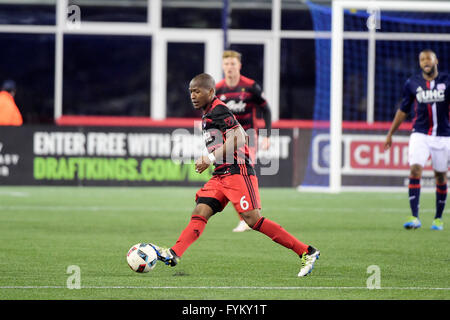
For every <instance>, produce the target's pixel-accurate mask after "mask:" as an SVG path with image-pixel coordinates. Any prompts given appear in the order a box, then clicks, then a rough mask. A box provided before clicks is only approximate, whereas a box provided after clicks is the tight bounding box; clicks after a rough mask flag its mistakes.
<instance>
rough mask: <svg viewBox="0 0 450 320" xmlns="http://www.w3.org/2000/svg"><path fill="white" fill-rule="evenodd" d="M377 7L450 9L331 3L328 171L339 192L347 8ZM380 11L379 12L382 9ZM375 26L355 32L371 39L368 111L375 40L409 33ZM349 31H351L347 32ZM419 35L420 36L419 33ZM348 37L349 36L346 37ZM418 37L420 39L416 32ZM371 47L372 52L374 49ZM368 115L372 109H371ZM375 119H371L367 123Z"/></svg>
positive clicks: (447, 7) (424, 6)
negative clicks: (345, 17) (380, 29)
mask: <svg viewBox="0 0 450 320" xmlns="http://www.w3.org/2000/svg"><path fill="white" fill-rule="evenodd" d="M374 8H376V9H377V10H379V11H413V12H414V11H415V12H417V11H421V12H450V2H447V1H445V2H444V1H443V2H438V1H359V0H356V1H352V0H334V1H333V4H332V27H331V77H330V78H331V84H330V89H331V94H330V171H329V179H330V180H329V191H330V192H332V193H338V192H340V191H341V189H342V182H341V167H342V158H341V155H342V144H341V143H342V115H343V112H342V107H343V102H342V100H343V72H344V71H343V63H344V9H356V10H365V11H367V12H368V13H371V12H373V11H372V10H373V9H374ZM379 11H378V12H379ZM375 31H376V30H374V28H371V30H369V29H368V30H367V31H364V32H352V33H350V34H352V36H351V38H353V39H368V40H369V53H368V56H369V59H368V88H367V90H368V91H367V92H368V93H367V98H368V99H367V100H368V111H370V110H371V109H373V92H374V83H373V81H372V80H373V76H374V70H375V69H374V63H375V55H374V50H375V46H374V45H372V46H371V41H373V42H372V44H374V41H375V40H376V39H383V40H394V39H399V38H402V39H403V40H407V39H408V38H407V37H406V38H405V36H407V35H409V38H411V33H409V34H398V33H397V34H395V33H389V34H383V33H376V32H375ZM346 34H348V33H347V32H346ZM419 36H420V35H419ZM345 38H346V39H347V38H348V37H347V36H345ZM413 38H414V39H415V40H417V39H418V37H417V35H416V34H414V37H413ZM436 40H442V41H450V35H448V34H444V35H436ZM371 50H372V52H371ZM368 114H369V112H368ZM371 121H373V119H369V118H368V123H370V122H371Z"/></svg>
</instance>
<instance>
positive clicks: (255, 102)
mask: <svg viewBox="0 0 450 320" xmlns="http://www.w3.org/2000/svg"><path fill="white" fill-rule="evenodd" d="M216 96H217V97H218V98H219V99H220V100H221V101H223V102H225V103H226V104H227V107H228V108H229V109H230V110H231V111H232V112H233V113H234V115H235V116H236V119H237V120H238V121H239V123H240V124H241V126H242V127H243V128H244V130H248V129H250V128H254V129H257V128H256V116H257V109H258V108H267V107H268V105H267V101H266V99H264V97H263V94H262V89H261V87H260V86H259V85H258V84H257V83H256V82H255V81H254V80H252V79H249V78H247V77H244V76H243V75H241V77H240V78H239V83H238V84H237V86H235V87H232V88H231V87H228V86H227V84H226V82H225V79H223V80H221V81H220V82H218V83H217V84H216Z"/></svg>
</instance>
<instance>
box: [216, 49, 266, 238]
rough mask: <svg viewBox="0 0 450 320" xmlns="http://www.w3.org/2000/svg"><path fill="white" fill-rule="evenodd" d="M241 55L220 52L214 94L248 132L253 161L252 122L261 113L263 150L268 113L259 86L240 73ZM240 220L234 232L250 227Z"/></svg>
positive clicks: (254, 135) (255, 137)
mask: <svg viewBox="0 0 450 320" xmlns="http://www.w3.org/2000/svg"><path fill="white" fill-rule="evenodd" d="M241 68H242V62H241V54H240V53H239V52H237V51H234V50H226V51H224V52H223V55H222V69H223V72H224V75H225V78H224V79H222V80H221V81H220V82H218V83H217V84H216V96H217V97H218V98H219V99H220V100H222V101H223V102H225V103H226V105H227V107H228V108H229V109H230V110H231V111H232V112H233V114H234V115H235V116H236V119H237V120H238V122H239V123H240V124H241V126H242V128H244V130H245V132H246V133H247V134H248V135H249V151H250V159H251V161H252V162H253V163H254V164H255V163H256V152H257V147H258V135H257V132H258V128H257V125H256V118H257V111H258V110H260V111H261V112H262V116H263V119H264V123H265V129H266V132H267V134H266V135H265V136H264V137H263V139H262V145H261V147H262V148H263V149H264V150H266V149H267V148H268V147H269V145H270V138H269V137H270V131H271V128H272V115H271V112H270V108H269V105H268V104H267V101H266V99H265V98H264V97H263V93H262V90H261V87H260V86H259V85H258V84H257V83H256V82H255V81H254V80H252V79H249V78H247V77H244V76H243V75H241ZM238 216H239V219H240V222H239V224H238V225H237V227H236V228H234V229H233V231H234V232H243V231H247V230H251V229H250V227H249V226H248V225H247V224H246V223H245V221H244V219H243V217H242V216H241V215H238Z"/></svg>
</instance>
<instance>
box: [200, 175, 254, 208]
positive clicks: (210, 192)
mask: <svg viewBox="0 0 450 320" xmlns="http://www.w3.org/2000/svg"><path fill="white" fill-rule="evenodd" d="M195 201H196V202H197V204H199V203H204V204H207V205H209V206H210V207H211V209H212V210H213V212H214V213H216V212H220V211H222V210H223V209H224V208H225V206H226V205H227V204H228V201H231V203H233V206H234V208H235V209H236V211H237V212H239V213H242V212H247V211H251V210H254V209H261V200H260V198H259V190H258V179H257V178H256V176H243V175H240V174H231V175H223V176H220V175H217V176H213V177H212V178H211V179H210V180H209V181H208V182H207V183H206V184H205V185H204V186H203V187H202V188H200V190H198V191H197V194H196V195H195Z"/></svg>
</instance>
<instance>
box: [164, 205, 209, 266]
mask: <svg viewBox="0 0 450 320" xmlns="http://www.w3.org/2000/svg"><path fill="white" fill-rule="evenodd" d="M213 214H214V211H213V209H212V208H211V207H210V206H209V205H207V204H204V203H199V204H197V206H196V207H195V209H194V211H193V212H192V216H191V220H190V221H189V223H188V225H187V226H186V228H185V229H184V230H183V231H182V232H181V234H180V236H179V238H178V240H177V242H176V243H175V245H174V246H172V248H171V250H172V251H173V253H175V255H176V256H177V257H178V258H181V256H182V255H183V253H184V252H185V251H186V250H187V248H189V247H190V246H191V245H192V244H193V243H194V242H195V241H196V240H197V239H198V238H199V237H200V236H201V234H202V233H203V230H204V229H205V227H206V224H207V223H208V220H209V218H211V217H212V216H213Z"/></svg>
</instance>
